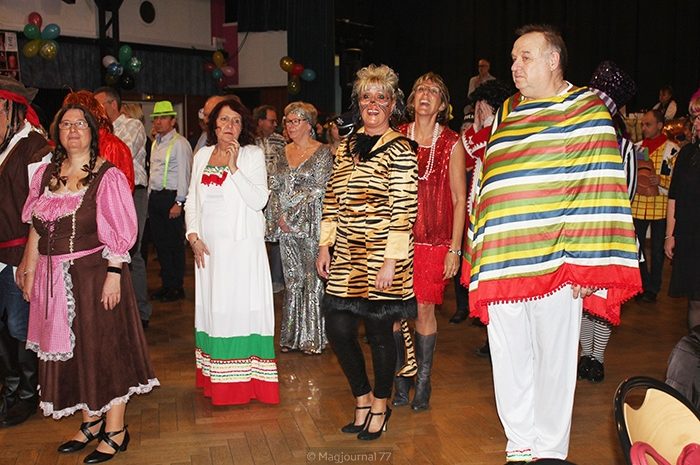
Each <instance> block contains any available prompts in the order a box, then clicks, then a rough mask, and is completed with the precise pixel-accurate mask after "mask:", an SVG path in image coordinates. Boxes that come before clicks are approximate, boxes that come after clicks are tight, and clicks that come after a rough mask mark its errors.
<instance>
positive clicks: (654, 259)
mask: <svg viewBox="0 0 700 465" xmlns="http://www.w3.org/2000/svg"><path fill="white" fill-rule="evenodd" d="M649 227H651V250H650V252H651V253H649V254H647V253H645V254H644V262H642V263H640V264H639V270H640V272H641V273H642V286H643V287H644V290H645V291H648V292H653V293H654V294H658V293H659V291H660V290H661V273H662V272H663V269H664V237H665V236H666V220H665V219H663V220H639V219H637V218H635V219H634V229H635V231H636V233H637V238H638V239H639V243H640V244H642V250H646V249H645V247H644V244H646V238H647V229H648V228H649ZM649 262H651V267H650V264H649ZM650 268H651V270H650Z"/></svg>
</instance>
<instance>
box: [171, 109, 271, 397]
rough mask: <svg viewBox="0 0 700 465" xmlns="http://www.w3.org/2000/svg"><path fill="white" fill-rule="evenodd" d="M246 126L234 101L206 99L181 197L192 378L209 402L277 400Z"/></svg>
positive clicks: (257, 178) (257, 177)
mask: <svg viewBox="0 0 700 465" xmlns="http://www.w3.org/2000/svg"><path fill="white" fill-rule="evenodd" d="M253 127H254V126H253V122H252V118H251V116H250V111H249V110H248V109H247V108H246V107H245V106H243V105H242V104H241V103H239V102H237V101H235V100H225V101H223V102H221V103H219V104H218V105H216V107H214V109H213V110H212V112H211V113H210V116H209V123H208V126H207V136H208V141H207V142H208V144H209V145H208V146H207V147H204V148H202V149H200V150H199V151H198V152H197V154H196V156H195V158H194V163H193V167H192V178H191V181H190V188H189V192H188V195H187V202H186V204H185V221H186V224H187V233H186V235H187V240H188V241H189V243H190V246H191V247H192V251H193V252H194V260H195V356H196V361H197V386H198V387H201V388H203V389H204V395H205V396H206V397H209V398H211V402H212V404H214V405H233V404H245V403H248V402H249V401H250V400H252V399H257V400H259V401H261V402H265V403H273V404H276V403H278V402H279V388H278V383H277V365H276V362H275V352H274V343H273V335H274V321H275V320H274V307H273V300H272V284H271V280H270V269H269V266H268V261H267V253H266V251H265V242H264V241H265V239H264V235H265V218H264V216H263V213H262V209H263V207H264V206H265V204H266V203H267V198H268V190H267V172H266V169H265V155H264V154H263V151H262V150H261V149H260V148H258V147H257V146H255V145H254V134H253Z"/></svg>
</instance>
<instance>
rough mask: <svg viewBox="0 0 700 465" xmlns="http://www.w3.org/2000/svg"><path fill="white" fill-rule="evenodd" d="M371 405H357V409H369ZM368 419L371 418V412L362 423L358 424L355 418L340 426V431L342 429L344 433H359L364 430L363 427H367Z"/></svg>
mask: <svg viewBox="0 0 700 465" xmlns="http://www.w3.org/2000/svg"><path fill="white" fill-rule="evenodd" d="M371 407H372V406H371V405H368V406H366V407H355V410H369V409H370V408H371ZM368 420H369V413H368V414H367V416H366V417H365V421H364V422H363V423H362V424H361V425H356V424H355V420H353V421H351V422H350V423H348V424H347V425H345V426H343V427H342V428H340V431H342V432H343V433H353V434H357V433H359V432H360V431H362V430H363V429H365V425H367V421H368Z"/></svg>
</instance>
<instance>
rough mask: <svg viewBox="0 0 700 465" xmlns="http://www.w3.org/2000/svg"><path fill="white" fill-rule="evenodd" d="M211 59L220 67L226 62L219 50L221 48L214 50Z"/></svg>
mask: <svg viewBox="0 0 700 465" xmlns="http://www.w3.org/2000/svg"><path fill="white" fill-rule="evenodd" d="M211 59H212V61H213V62H214V64H215V65H216V67H217V68H221V67H222V66H224V64H225V63H226V58H224V54H223V53H222V52H221V50H217V51H216V52H214V54H213V55H212V56H211Z"/></svg>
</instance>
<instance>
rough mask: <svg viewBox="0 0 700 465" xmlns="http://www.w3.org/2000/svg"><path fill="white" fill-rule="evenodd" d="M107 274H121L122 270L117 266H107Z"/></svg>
mask: <svg viewBox="0 0 700 465" xmlns="http://www.w3.org/2000/svg"><path fill="white" fill-rule="evenodd" d="M107 273H116V274H122V269H121V268H120V267H118V266H108V267H107Z"/></svg>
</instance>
